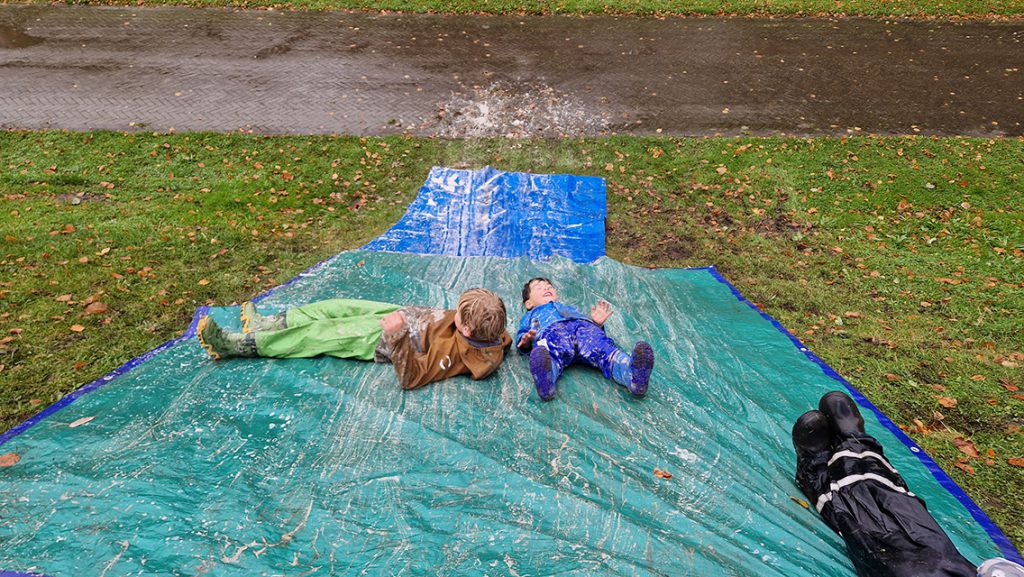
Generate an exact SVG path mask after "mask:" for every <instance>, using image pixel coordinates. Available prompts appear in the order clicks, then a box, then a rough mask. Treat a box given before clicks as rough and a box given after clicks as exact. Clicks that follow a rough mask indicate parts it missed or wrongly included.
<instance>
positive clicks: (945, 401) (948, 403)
mask: <svg viewBox="0 0 1024 577" xmlns="http://www.w3.org/2000/svg"><path fill="white" fill-rule="evenodd" d="M936 398H938V399H939V404H940V405H942V406H943V407H946V408H947V409H952V408H953V407H955V406H956V403H957V401H956V399H954V398H953V397H936Z"/></svg>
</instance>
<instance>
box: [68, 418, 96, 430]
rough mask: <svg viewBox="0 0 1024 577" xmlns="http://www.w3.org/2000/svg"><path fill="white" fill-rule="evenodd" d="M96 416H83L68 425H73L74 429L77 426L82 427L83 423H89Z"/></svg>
mask: <svg viewBox="0 0 1024 577" xmlns="http://www.w3.org/2000/svg"><path fill="white" fill-rule="evenodd" d="M95 418H96V417H95V416H92V417H82V418H81V419H78V420H77V421H75V422H73V423H71V424H70V425H68V426H69V427H71V428H72V429H74V428H75V427H81V426H82V425H84V424H86V423H88V422H89V421H91V420H93V419H95Z"/></svg>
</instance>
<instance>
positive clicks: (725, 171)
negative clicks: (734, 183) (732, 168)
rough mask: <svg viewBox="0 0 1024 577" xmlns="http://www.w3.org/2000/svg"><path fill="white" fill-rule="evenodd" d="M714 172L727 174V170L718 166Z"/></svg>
mask: <svg viewBox="0 0 1024 577" xmlns="http://www.w3.org/2000/svg"><path fill="white" fill-rule="evenodd" d="M715 172H717V173H718V174H725V173H727V172H729V169H728V168H726V167H724V166H719V167H718V168H716V169H715Z"/></svg>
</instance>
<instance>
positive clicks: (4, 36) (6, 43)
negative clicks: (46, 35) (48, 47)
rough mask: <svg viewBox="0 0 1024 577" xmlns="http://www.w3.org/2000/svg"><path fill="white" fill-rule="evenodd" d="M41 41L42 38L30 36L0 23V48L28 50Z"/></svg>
mask: <svg viewBox="0 0 1024 577" xmlns="http://www.w3.org/2000/svg"><path fill="white" fill-rule="evenodd" d="M42 41H43V39H42V38H36V37H35V36H30V35H28V34H25V33H24V32H22V31H21V30H18V29H17V28H14V27H13V26H10V25H8V24H3V23H0V48H8V49H10V48H28V47H29V46H33V45H35V44H39V43H40V42H42Z"/></svg>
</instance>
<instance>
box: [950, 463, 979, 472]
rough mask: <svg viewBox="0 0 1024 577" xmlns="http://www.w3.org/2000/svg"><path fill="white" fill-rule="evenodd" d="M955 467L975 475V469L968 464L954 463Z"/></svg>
mask: <svg viewBox="0 0 1024 577" xmlns="http://www.w3.org/2000/svg"><path fill="white" fill-rule="evenodd" d="M953 466H954V467H956V468H957V469H960V470H961V471H964V472H966V473H969V474H971V475H973V474H974V467H972V466H970V465H968V464H967V463H953Z"/></svg>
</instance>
